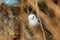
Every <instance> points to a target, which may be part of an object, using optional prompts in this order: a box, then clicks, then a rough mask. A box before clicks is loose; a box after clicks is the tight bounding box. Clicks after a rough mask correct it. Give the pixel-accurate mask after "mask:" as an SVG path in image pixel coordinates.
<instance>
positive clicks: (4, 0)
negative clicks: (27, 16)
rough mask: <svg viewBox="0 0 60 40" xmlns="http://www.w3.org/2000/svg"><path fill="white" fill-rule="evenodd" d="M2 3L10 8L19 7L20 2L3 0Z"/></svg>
mask: <svg viewBox="0 0 60 40" xmlns="http://www.w3.org/2000/svg"><path fill="white" fill-rule="evenodd" d="M1 1H2V2H3V3H5V4H7V5H9V6H14V5H17V4H19V2H20V0H1Z"/></svg>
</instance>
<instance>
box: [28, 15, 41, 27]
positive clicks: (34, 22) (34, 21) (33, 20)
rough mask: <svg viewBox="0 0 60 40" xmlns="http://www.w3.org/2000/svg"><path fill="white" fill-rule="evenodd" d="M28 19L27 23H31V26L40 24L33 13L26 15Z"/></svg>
mask: <svg viewBox="0 0 60 40" xmlns="http://www.w3.org/2000/svg"><path fill="white" fill-rule="evenodd" d="M28 21H29V25H31V26H38V25H39V24H40V22H39V20H38V18H37V17H36V15H35V14H30V15H29V16H28Z"/></svg>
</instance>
